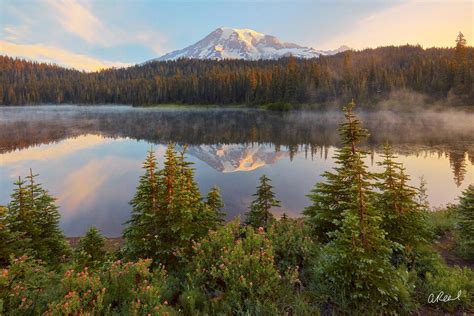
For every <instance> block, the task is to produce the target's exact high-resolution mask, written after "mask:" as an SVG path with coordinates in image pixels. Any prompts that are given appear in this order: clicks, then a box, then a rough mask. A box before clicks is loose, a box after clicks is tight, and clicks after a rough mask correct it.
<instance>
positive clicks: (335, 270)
mask: <svg viewBox="0 0 474 316" xmlns="http://www.w3.org/2000/svg"><path fill="white" fill-rule="evenodd" d="M353 107H354V103H350V104H349V105H347V106H346V107H345V108H344V114H345V122H344V123H342V124H341V126H340V129H339V132H340V136H341V140H342V146H341V148H340V149H339V150H338V151H337V154H336V156H335V159H336V163H337V167H336V168H335V169H334V170H333V171H331V172H326V173H324V174H323V176H324V178H325V181H324V182H321V183H317V184H316V185H315V187H314V189H313V190H312V191H311V192H310V194H309V198H310V200H311V202H312V204H311V205H310V206H309V207H308V208H306V209H305V210H304V212H303V213H304V217H303V218H298V219H290V218H288V217H287V216H286V215H283V216H282V217H281V218H280V219H276V218H275V217H274V215H273V214H272V209H273V208H276V207H279V204H280V202H279V201H278V199H277V197H276V196H275V194H274V193H273V188H272V185H271V181H270V179H268V178H267V177H266V176H262V178H261V179H260V184H259V185H258V187H257V190H256V193H255V199H254V201H253V202H252V203H251V205H250V206H249V211H248V213H246V214H245V219H244V221H241V220H240V218H237V219H234V220H233V221H230V222H228V223H224V222H223V216H224V214H223V212H222V210H223V208H224V205H223V203H222V200H221V198H220V193H219V189H218V188H217V187H214V188H212V190H211V191H210V192H209V193H208V194H207V195H206V196H205V197H203V196H201V193H200V191H199V187H198V185H197V183H196V182H195V180H194V170H193V168H192V167H191V165H190V163H188V162H187V161H186V160H185V159H184V152H180V153H177V152H176V151H175V149H174V146H173V145H169V146H168V149H167V151H166V157H165V158H166V159H165V163H164V165H163V166H162V168H161V169H159V168H158V166H157V163H156V159H155V156H154V152H153V151H152V150H150V151H149V153H148V155H147V158H146V160H145V162H144V164H143V169H144V173H143V176H142V177H141V178H140V180H139V184H138V186H137V191H136V193H135V196H134V197H133V199H132V201H131V202H130V205H131V209H132V211H131V217H130V220H129V221H128V222H127V227H126V229H125V230H124V233H123V237H124V241H125V243H124V246H123V247H122V248H121V249H119V250H118V251H116V252H114V253H107V252H106V251H104V237H102V236H101V235H100V232H99V231H98V230H97V229H96V228H91V229H90V230H89V231H88V232H87V234H86V236H85V237H83V238H82V239H81V240H80V242H79V244H78V246H77V247H76V248H75V249H74V250H71V249H70V248H69V247H68V246H67V244H66V240H65V238H64V236H63V235H62V233H61V231H60V230H59V228H58V222H59V213H58V208H57V206H56V205H55V203H54V198H52V197H51V196H50V195H49V193H48V192H47V191H46V190H45V189H43V188H42V186H41V185H40V184H38V182H37V180H36V179H37V177H36V175H34V174H33V173H32V172H31V171H30V174H29V175H28V176H27V177H26V181H25V180H22V179H21V178H19V180H18V181H17V182H16V183H15V185H16V189H15V190H14V192H13V193H12V195H11V202H10V204H9V205H8V206H7V207H6V208H1V209H0V237H1V240H2V241H5V242H2V244H0V260H1V261H0V264H1V265H2V266H3V269H2V270H0V272H1V273H0V312H3V313H5V314H8V315H28V314H33V315H36V314H45V315H61V314H62V315H72V314H73V315H90V314H93V315H96V314H97V315H148V314H149V315H163V314H167V315H174V314H185V315H195V314H211V315H217V314H252V315H254V314H255V315H260V314H263V315H267V314H268V315H274V314H283V315H318V314H327V313H329V314H351V315H352V314H354V315H373V314H409V313H412V312H416V311H417V310H420V309H427V308H429V309H431V310H434V311H448V312H473V311H474V298H473V293H474V272H473V271H472V270H471V269H470V268H460V267H449V266H447V265H446V264H445V263H444V261H443V260H442V259H441V257H440V256H439V255H438V254H437V253H436V252H434V251H433V250H432V247H431V243H432V242H433V241H434V240H435V239H436V238H437V237H438V236H440V235H442V234H443V233H445V232H446V231H447V230H452V231H453V232H454V234H455V235H456V236H457V237H456V242H457V245H458V246H457V249H458V251H459V254H460V255H462V256H464V257H465V258H466V259H468V260H473V259H474V256H473V254H474V251H473V250H474V234H473V230H474V185H471V186H469V188H468V189H467V190H466V191H465V192H463V195H462V196H461V198H460V201H459V204H458V205H455V206H452V207H451V208H450V212H451V213H450V214H452V217H449V221H448V220H447V219H446V218H445V217H444V216H443V213H436V214H432V213H430V211H429V207H428V204H427V201H426V194H425V192H424V189H423V186H422V187H421V188H418V189H417V188H413V187H411V186H409V185H408V180H409V177H408V175H406V173H405V170H404V168H403V166H402V165H401V164H399V163H398V162H397V161H396V158H397V157H396V156H395V155H394V154H393V152H392V149H391V147H390V146H389V145H388V144H386V145H385V146H384V156H383V158H384V159H383V161H382V162H381V163H380V166H381V168H382V169H383V172H381V173H376V174H375V173H371V172H369V171H368V170H367V167H366V165H365V164H364V162H363V161H364V158H365V153H364V152H363V151H362V150H361V149H360V147H359V146H360V143H361V141H362V140H363V139H364V138H365V137H366V136H367V131H366V130H365V129H363V128H362V123H361V122H360V121H359V120H358V118H357V117H356V116H355V115H354V114H353V112H352V110H353ZM450 216H451V215H450ZM241 222H243V223H244V224H241ZM441 292H443V293H444V295H443V294H441V299H440V298H438V296H439V295H440V293H441ZM445 295H450V297H448V296H445Z"/></svg>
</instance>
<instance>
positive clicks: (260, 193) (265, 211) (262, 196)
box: [245, 175, 280, 229]
mask: <svg viewBox="0 0 474 316" xmlns="http://www.w3.org/2000/svg"><path fill="white" fill-rule="evenodd" d="M259 181H260V185H259V186H258V187H257V192H256V193H255V194H254V195H253V196H255V197H256V199H255V200H254V201H253V202H252V203H251V204H250V210H249V212H247V213H246V220H245V222H246V224H247V225H250V226H252V227H254V228H259V227H263V228H265V229H266V228H268V227H269V226H270V225H271V224H272V223H273V222H274V221H275V217H274V216H273V214H272V213H271V211H270V210H271V208H272V207H279V206H280V201H278V200H277V199H275V193H273V191H272V189H273V186H272V185H271V184H270V179H269V178H267V176H266V175H262V176H261V177H260V180H259Z"/></svg>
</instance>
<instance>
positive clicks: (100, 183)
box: [0, 106, 474, 236]
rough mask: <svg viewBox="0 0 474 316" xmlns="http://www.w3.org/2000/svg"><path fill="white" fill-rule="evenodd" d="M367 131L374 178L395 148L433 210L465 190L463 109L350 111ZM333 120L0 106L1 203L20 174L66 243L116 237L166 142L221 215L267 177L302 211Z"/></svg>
mask: <svg viewBox="0 0 474 316" xmlns="http://www.w3.org/2000/svg"><path fill="white" fill-rule="evenodd" d="M358 114H359V116H360V117H361V118H362V120H363V121H364V125H365V127H367V128H368V129H369V131H370V133H371V136H370V137H369V139H368V140H367V142H366V143H365V144H364V148H365V149H366V150H368V151H369V152H370V153H371V154H370V155H369V156H368V157H367V164H368V165H369V166H370V169H371V170H374V171H375V170H380V169H379V167H378V166H377V162H378V161H380V155H379V149H380V146H381V145H382V144H383V143H384V142H386V141H388V142H390V143H392V144H393V145H394V148H395V151H396V152H397V154H398V156H399V161H400V162H402V163H404V166H405V167H406V169H407V172H408V174H409V175H410V176H411V179H412V180H411V183H412V184H413V185H414V186H418V185H419V177H421V176H423V177H424V178H425V179H426V181H427V182H428V195H429V199H430V203H431V205H432V206H433V207H440V206H442V205H445V204H447V203H450V202H454V201H455V198H456V197H457V196H458V195H459V193H460V192H461V191H462V190H463V189H465V188H466V187H467V185H468V184H469V183H473V182H474V124H473V123H472V122H474V115H473V114H467V113H463V112H454V111H452V112H441V113H438V112H428V111H424V112H390V111H382V112H377V113H369V112H367V113H366V112H361V113H358ZM341 120H342V115H341V113H339V112H289V113H274V112H266V111H259V110H243V109H183V110H177V109H160V108H131V107H127V106H95V107H93V106H35V107H0V163H1V165H0V175H1V177H0V204H7V203H8V201H9V194H10V192H11V190H12V189H13V185H12V182H13V181H15V179H17V177H18V176H19V175H21V176H24V175H26V174H27V172H28V170H29V168H30V167H31V168H33V170H34V172H35V173H39V174H40V182H42V183H43V184H44V186H45V187H46V188H48V189H49V190H50V192H51V193H52V194H53V195H54V196H55V197H57V198H58V204H59V205H60V212H61V216H62V218H61V226H62V228H63V229H64V231H65V233H66V234H67V235H68V236H78V235H82V234H83V233H84V232H85V230H87V228H88V227H89V226H90V225H96V226H97V227H99V228H100V229H101V230H102V231H103V233H104V234H106V235H108V236H117V235H120V233H121V231H122V229H123V225H122V224H123V223H124V222H125V221H126V220H127V219H128V216H129V212H130V207H129V205H128V201H130V199H131V197H132V195H133V193H134V191H135V187H136V185H137V182H138V178H139V176H140V175H141V174H142V170H141V164H142V161H143V159H144V157H145V155H146V151H147V150H148V149H149V148H151V147H152V148H153V149H154V150H155V151H156V152H157V156H158V160H159V164H160V165H162V163H163V158H162V157H163V153H164V151H165V148H166V144H167V143H169V142H174V143H176V144H177V146H178V147H179V148H182V147H183V146H184V145H185V144H186V145H188V151H187V158H188V160H190V161H192V162H193V163H194V167H195V168H196V178H197V181H198V183H199V184H200V187H201V190H202V191H203V193H206V192H207V191H208V190H209V188H210V187H211V186H213V185H215V184H216V185H218V186H219V187H220V188H221V191H222V195H223V198H224V202H225V205H226V207H225V211H226V213H227V214H228V218H232V217H234V216H236V215H239V214H243V213H244V212H245V211H246V209H247V207H248V205H249V203H250V201H251V200H252V194H253V193H254V191H255V186H256V185H257V182H258V178H259V177H260V176H261V175H262V174H266V175H267V176H269V177H270V178H271V179H272V184H273V185H274V186H275V192H276V195H277V198H278V199H280V200H281V202H282V203H281V204H282V207H281V208H279V209H275V210H274V211H275V213H276V214H277V215H279V214H281V213H283V212H286V213H288V214H290V215H293V216H298V215H299V214H301V211H302V209H303V208H304V207H305V206H306V205H308V199H307V198H306V194H307V193H308V192H309V191H310V190H311V188H312V187H313V186H314V184H315V183H316V182H318V181H321V180H322V178H321V176H320V174H321V173H323V172H324V171H326V170H330V169H331V168H332V167H334V161H333V159H332V157H333V155H334V151H335V150H336V149H337V148H338V146H340V142H339V137H338V134H337V127H338V124H339V123H340V122H341Z"/></svg>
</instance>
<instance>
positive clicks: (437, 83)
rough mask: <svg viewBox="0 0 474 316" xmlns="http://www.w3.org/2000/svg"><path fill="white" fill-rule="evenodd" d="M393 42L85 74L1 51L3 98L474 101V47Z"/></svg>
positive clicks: (19, 101)
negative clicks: (402, 97)
mask: <svg viewBox="0 0 474 316" xmlns="http://www.w3.org/2000/svg"><path fill="white" fill-rule="evenodd" d="M456 43H457V45H456V47H455V48H430V49H423V48H421V47H420V46H410V45H406V46H399V47H394V46H389V47H380V48H376V49H366V50H362V51H347V52H344V53H341V54H337V55H334V56H321V57H320V58H315V59H296V58H291V57H290V58H283V59H280V60H261V61H242V60H224V61H212V60H191V59H181V60H177V61H166V62H149V63H146V64H142V65H136V66H133V67H129V68H123V69H107V70H102V71H99V72H93V73H85V72H80V71H76V70H71V69H65V68H61V67H58V66H56V65H51V64H43V63H36V62H30V61H25V60H21V59H14V58H10V57H7V56H1V57H0V70H1V73H2V76H1V77H0V104H2V105H23V104H41V103H43V104H44V103H52V104H59V103H75V104H103V103H120V104H133V105H149V104H163V103H173V104H220V105H225V104H247V105H262V104H269V107H270V108H276V109H287V108H288V104H293V105H302V104H328V103H332V102H340V101H343V102H346V101H347V100H350V99H351V98H356V99H358V100H359V101H360V102H361V103H362V104H375V103H376V102H378V101H381V100H384V99H386V98H388V96H389V95H390V93H391V92H393V91H397V90H409V91H416V92H419V93H423V94H426V95H428V96H429V97H430V98H432V99H433V100H438V99H445V98H449V102H450V103H451V104H465V105H472V104H473V102H474V87H473V82H474V48H472V47H468V46H467V45H466V40H465V39H464V37H463V35H462V34H461V33H460V34H459V35H458V38H457V40H456Z"/></svg>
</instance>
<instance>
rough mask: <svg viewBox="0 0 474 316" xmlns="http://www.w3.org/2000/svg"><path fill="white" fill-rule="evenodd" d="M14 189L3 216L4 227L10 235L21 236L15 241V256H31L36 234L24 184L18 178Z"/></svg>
mask: <svg viewBox="0 0 474 316" xmlns="http://www.w3.org/2000/svg"><path fill="white" fill-rule="evenodd" d="M14 186H15V188H14V189H13V193H12V194H11V195H10V203H9V204H8V205H7V212H6V214H5V221H6V223H5V224H6V225H7V226H9V229H10V231H11V232H12V233H16V234H18V235H20V236H21V238H19V239H18V240H17V241H16V244H17V250H18V251H19V252H18V253H17V255H32V254H31V253H30V251H31V249H32V245H31V242H32V239H33V238H34V236H35V235H36V234H37V232H36V226H35V225H34V216H33V213H32V210H31V209H30V208H29V207H28V205H27V204H28V200H27V191H26V183H25V181H24V180H23V179H22V178H21V177H18V181H16V182H15V183H14Z"/></svg>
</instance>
